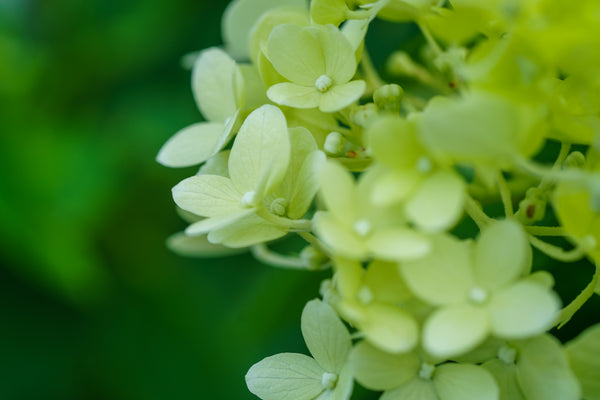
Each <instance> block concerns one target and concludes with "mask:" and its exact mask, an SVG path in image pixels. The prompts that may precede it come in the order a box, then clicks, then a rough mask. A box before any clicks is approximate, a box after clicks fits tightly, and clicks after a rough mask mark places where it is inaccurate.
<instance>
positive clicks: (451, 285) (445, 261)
mask: <svg viewBox="0 0 600 400" xmlns="http://www.w3.org/2000/svg"><path fill="white" fill-rule="evenodd" d="M400 267H401V271H402V274H403V275H404V278H405V279H406V283H407V285H408V287H410V289H411V290H412V291H413V292H414V293H415V294H416V295H417V296H418V297H420V298H421V299H423V300H424V301H426V302H428V303H431V304H434V305H443V304H451V303H460V302H463V301H464V300H465V299H466V296H467V294H468V291H469V289H470V288H471V287H472V286H473V278H472V272H471V249H470V245H469V244H468V243H467V242H461V241H459V240H457V239H455V238H454V237H452V236H448V235H443V236H442V235H438V236H434V237H433V238H432V248H431V251H430V253H429V254H428V255H427V256H425V257H424V258H421V259H419V260H414V261H405V262H403V263H401V264H400Z"/></svg>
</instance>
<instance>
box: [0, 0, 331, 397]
mask: <svg viewBox="0 0 600 400" xmlns="http://www.w3.org/2000/svg"><path fill="white" fill-rule="evenodd" d="M226 4H227V1H226V0H220V1H197V0H196V1H192V0H169V1H167V0H129V1H120V0H86V1H81V0H50V1H33V0H0V264H1V266H0V399H2V400H30V399H31V400H33V399H35V400H39V399H60V400H70V399H90V400H92V399H110V400H119V399H127V400H133V399H144V400H145V399H148V400H150V399H161V400H162V399H250V398H254V396H252V395H251V394H250V393H249V392H248V391H247V389H246V385H245V382H244V375H245V373H246V371H247V369H248V368H249V367H250V365H252V364H253V363H254V362H256V361H258V360H260V359H261V358H263V357H265V356H267V355H271V354H274V353H277V352H282V351H286V350H287V351H304V349H303V347H302V346H303V345H302V344H301V343H302V342H301V335H300V327H299V321H300V313H301V310H302V307H303V304H304V303H305V302H306V301H307V300H309V299H310V298H313V297H315V296H316V295H317V293H318V284H319V279H322V277H323V275H321V276H317V275H313V274H305V273H299V272H289V271H279V270H275V269H272V268H268V267H265V266H262V265H260V264H259V263H257V262H255V261H253V260H252V259H251V258H250V257H248V256H247V255H242V256H236V257H232V258H227V259H223V260H210V261H206V260H193V259H184V258H181V257H178V256H176V255H175V254H172V253H171V252H170V251H168V250H167V249H166V248H165V239H166V237H167V236H168V235H169V234H171V233H173V232H176V231H178V230H182V229H183V228H184V227H185V224H184V223H183V222H182V221H181V220H180V218H179V217H178V216H177V215H176V213H175V211H174V207H173V202H172V199H171V194H170V189H171V187H172V186H174V185H175V184H176V183H177V182H178V181H180V180H181V179H183V178H185V177H187V176H190V175H192V174H194V173H195V169H194V168H192V169H187V170H173V169H168V168H165V167H162V166H160V165H158V164H157V163H156V162H155V161H154V159H155V156H156V153H157V152H158V149H159V148H160V146H161V145H162V144H163V143H164V142H165V141H166V140H167V139H168V138H169V137H170V136H171V135H172V134H173V133H174V132H175V131H177V130H178V129H180V128H183V127H185V126H187V125H189V124H191V123H194V122H197V121H198V120H200V118H201V116H200V114H199V112H198V110H197V109H196V106H195V103H194V101H193V98H192V93H191V89H190V73H189V71H186V70H184V69H183V68H182V67H181V66H180V59H181V57H182V56H183V55H185V54H186V53H189V52H191V51H195V50H199V49H202V48H205V47H208V46H213V45H219V44H221V37H220V20H221V14H222V12H223V10H224V9H225V6H226Z"/></svg>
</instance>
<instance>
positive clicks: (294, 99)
mask: <svg viewBox="0 0 600 400" xmlns="http://www.w3.org/2000/svg"><path fill="white" fill-rule="evenodd" d="M267 97H268V98H269V99H270V100H271V101H272V102H274V103H277V104H280V105H282V106H289V107H294V108H315V107H317V106H318V105H319V101H320V99H321V94H320V93H319V91H318V90H317V89H316V88H315V87H313V86H300V85H297V84H295V83H291V82H282V83H277V84H275V85H273V86H271V87H270V88H269V90H267Z"/></svg>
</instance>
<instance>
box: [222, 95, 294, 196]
mask: <svg viewBox="0 0 600 400" xmlns="http://www.w3.org/2000/svg"><path fill="white" fill-rule="evenodd" d="M290 151H291V150H290V139H289V134H288V130H287V125H286V122H285V117H284V115H283V113H282V112H281V110H280V109H279V108H277V107H275V106H272V105H264V106H262V107H260V108H258V109H256V110H255V111H253V112H252V113H251V114H250V115H248V117H247V118H246V120H245V121H244V123H243V125H242V127H241V128H240V131H239V132H238V134H237V136H236V138H235V142H234V143H233V147H232V148H231V153H230V155H229V176H230V177H231V181H232V182H233V185H234V186H235V187H236V189H237V190H238V192H240V193H242V194H244V193H247V192H250V191H260V193H256V194H257V195H259V196H260V197H264V196H266V195H268V194H269V193H270V192H271V191H272V190H273V189H274V187H275V186H277V185H278V184H279V183H280V182H281V180H282V179H283V177H284V176H285V174H286V172H287V168H288V164H289V162H290Z"/></svg>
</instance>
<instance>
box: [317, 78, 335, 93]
mask: <svg viewBox="0 0 600 400" xmlns="http://www.w3.org/2000/svg"><path fill="white" fill-rule="evenodd" d="M332 85H333V81H332V80H331V78H330V77H328V76H327V75H321V76H320V77H318V78H317V81H316V82H315V87H316V88H317V90H318V91H319V92H321V93H324V92H326V91H328V90H329V89H330V88H331V86H332Z"/></svg>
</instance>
